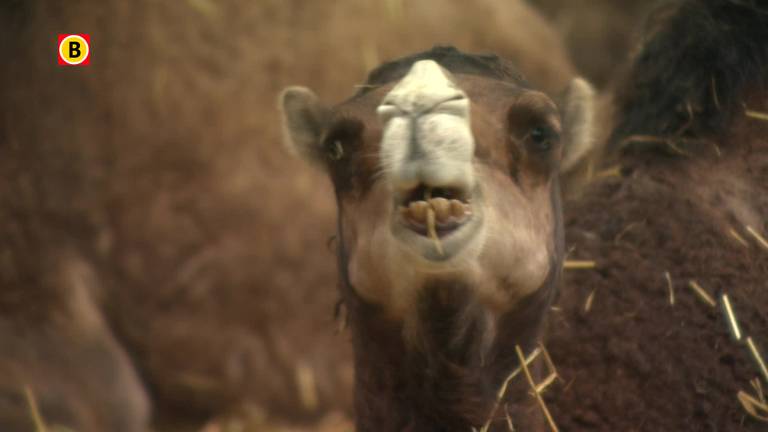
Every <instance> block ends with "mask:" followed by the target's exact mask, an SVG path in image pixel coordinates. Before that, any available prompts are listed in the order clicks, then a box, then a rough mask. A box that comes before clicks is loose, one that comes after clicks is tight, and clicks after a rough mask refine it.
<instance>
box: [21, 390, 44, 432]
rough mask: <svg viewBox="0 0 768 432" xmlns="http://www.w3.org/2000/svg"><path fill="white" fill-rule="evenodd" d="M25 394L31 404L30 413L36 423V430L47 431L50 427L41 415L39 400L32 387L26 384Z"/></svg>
mask: <svg viewBox="0 0 768 432" xmlns="http://www.w3.org/2000/svg"><path fill="white" fill-rule="evenodd" d="M24 394H25V395H26V397H27V405H28V406H29V415H30V417H32V422H34V424H35V432H47V431H48V428H47V427H46V426H45V422H44V421H43V416H42V415H40V408H38V406H37V400H36V399H35V395H34V394H33V393H32V389H31V388H30V387H29V386H24Z"/></svg>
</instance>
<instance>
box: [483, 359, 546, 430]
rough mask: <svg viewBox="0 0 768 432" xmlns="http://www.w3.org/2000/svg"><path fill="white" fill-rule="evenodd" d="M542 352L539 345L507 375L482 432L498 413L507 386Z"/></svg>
mask: <svg viewBox="0 0 768 432" xmlns="http://www.w3.org/2000/svg"><path fill="white" fill-rule="evenodd" d="M541 353H542V350H541V348H540V347H537V348H536V349H535V350H533V352H532V353H531V354H530V355H528V357H527V358H526V359H525V361H523V362H522V363H521V365H520V366H518V367H517V368H515V370H513V371H512V373H510V374H509V375H508V376H507V378H506V379H505V380H504V382H503V383H502V384H501V387H499V391H498V392H497V393H496V402H494V404H493V409H491V414H490V415H489V416H488V419H487V420H486V421H485V424H484V425H483V427H481V428H480V432H488V428H489V427H491V421H493V416H494V415H495V414H496V411H497V410H498V409H499V405H500V404H501V400H502V399H504V395H505V394H506V393H507V386H509V383H510V382H512V380H513V379H515V377H516V376H518V375H519V374H520V372H522V370H523V369H522V365H525V366H526V367H527V366H528V365H529V364H531V362H533V361H534V360H536V358H537V357H538V356H539V354H541Z"/></svg>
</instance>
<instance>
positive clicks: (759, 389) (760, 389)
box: [749, 377, 766, 403]
mask: <svg viewBox="0 0 768 432" xmlns="http://www.w3.org/2000/svg"><path fill="white" fill-rule="evenodd" d="M749 383H750V384H752V388H753V389H755V392H756V393H757V398H758V399H760V402H762V403H766V400H765V393H764V392H763V385H762V384H761V383H760V378H759V377H755V378H753V379H752V381H750V382H749Z"/></svg>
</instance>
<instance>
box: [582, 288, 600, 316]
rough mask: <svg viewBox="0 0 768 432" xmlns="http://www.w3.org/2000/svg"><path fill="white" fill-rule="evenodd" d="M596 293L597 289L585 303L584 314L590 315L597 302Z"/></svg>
mask: <svg viewBox="0 0 768 432" xmlns="http://www.w3.org/2000/svg"><path fill="white" fill-rule="evenodd" d="M595 293H597V289H593V290H592V292H591V293H589V295H588V296H587V301H586V302H584V313H589V311H590V310H591V309H592V302H593V301H594V300H595Z"/></svg>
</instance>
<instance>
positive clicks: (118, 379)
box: [0, 0, 573, 432]
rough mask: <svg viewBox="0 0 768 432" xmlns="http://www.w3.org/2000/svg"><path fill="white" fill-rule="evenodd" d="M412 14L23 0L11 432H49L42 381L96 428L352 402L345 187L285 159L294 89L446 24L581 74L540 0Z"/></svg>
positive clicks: (69, 411)
mask: <svg viewBox="0 0 768 432" xmlns="http://www.w3.org/2000/svg"><path fill="white" fill-rule="evenodd" d="M407 6H408V7H407V8H406V7H405V4H404V3H403V2H373V1H371V2H359V1H340V2H337V3H335V4H333V5H330V6H329V5H328V4H326V3H322V4H321V3H319V2H312V1H291V2H289V3H286V2H284V1H262V2H236V1H229V2H211V1H206V0H189V1H180V2H163V3H158V2H151V1H138V2H131V3H130V4H128V3H125V2H120V1H106V2H100V3H99V4H98V5H97V6H96V5H94V4H93V3H89V2H66V3H56V2H46V1H23V2H22V1H11V2H4V3H3V5H2V6H0V20H1V21H2V26H0V28H2V30H0V31H1V32H2V34H3V37H0V44H1V45H2V49H3V51H4V52H6V53H7V55H8V56H9V57H8V58H9V61H8V63H7V64H6V65H5V66H4V67H3V68H2V69H0V74H2V84H1V85H2V91H0V98H1V100H2V102H0V103H2V107H3V109H2V122H0V171H1V172H2V180H0V188H1V190H2V193H0V215H1V216H0V218H2V223H1V224H0V232H2V235H0V239H2V240H1V241H2V243H0V257H1V259H0V266H1V267H0V268H2V272H0V274H1V275H0V277H1V278H2V279H1V280H2V284H3V289H2V293H1V294H0V311H1V314H0V337H2V340H0V346H2V347H3V356H2V359H1V360H0V377H3V379H4V381H3V382H2V383H0V388H1V389H2V390H1V391H2V394H3V397H2V398H0V401H2V402H0V413H2V416H1V417H2V420H1V423H0V429H3V430H9V431H14V430H24V431H26V430H29V429H30V425H31V423H30V422H31V420H30V416H29V413H28V410H27V401H26V399H25V397H24V392H23V391H22V388H23V386H24V385H28V386H29V387H30V388H31V390H32V393H33V394H34V395H35V396H36V398H37V401H38V402H39V405H40V408H41V411H42V414H43V417H44V418H45V419H46V420H47V421H48V422H49V423H51V424H57V423H58V424H67V425H71V426H73V427H74V428H76V429H77V430H78V431H81V432H86V431H89V430H90V431H102V430H114V431H120V430H126V431H134V430H140V429H142V428H143V427H144V425H145V424H146V422H147V419H148V418H149V416H150V415H152V416H153V417H154V419H155V423H157V424H158V425H159V427H161V428H163V427H165V426H167V425H169V424H177V423H180V422H179V419H181V420H183V421H181V423H188V424H189V425H191V426H194V425H199V424H200V423H201V422H203V421H205V420H206V419H209V418H210V417H211V416H215V415H218V414H222V413H224V412H233V411H234V412H236V413H237V414H238V415H239V416H242V417H245V418H249V419H251V420H252V421H253V422H255V423H256V424H259V423H260V422H262V421H264V419H265V418H267V419H269V418H289V419H292V420H300V419H302V418H312V417H317V416H319V415H321V414H323V413H326V412H329V411H333V410H348V409H349V407H350V395H351V392H349V391H348V389H349V388H351V382H352V375H351V364H350V361H349V358H350V356H349V353H348V350H347V348H346V347H347V336H344V335H340V336H339V335H337V334H336V333H335V329H336V323H335V322H334V316H333V310H334V305H335V303H336V300H337V293H336V290H335V284H336V276H335V269H334V263H333V255H332V253H331V251H330V249H331V248H332V245H330V246H329V245H328V243H327V242H328V238H329V237H330V235H331V234H332V233H333V231H334V228H333V213H334V205H333V202H332V200H331V199H330V196H331V195H330V187H329V186H330V185H329V184H327V182H325V181H324V180H323V179H322V178H321V176H320V174H319V173H313V172H311V171H308V170H303V169H298V168H299V166H300V165H299V162H294V161H293V160H292V159H291V158H289V157H288V156H287V155H286V154H284V152H283V150H282V148H281V146H280V144H279V141H280V140H279V134H280V132H279V127H278V126H277V125H278V122H277V117H276V115H277V114H276V112H275V110H274V108H273V107H274V100H275V97H276V96H277V92H278V91H279V89H280V88H281V87H283V86H284V85H287V84H289V83H294V82H303V83H306V84H308V85H311V86H312V87H313V88H314V89H316V90H317V91H318V92H319V93H320V94H321V95H323V96H324V97H326V98H328V99H339V98H340V97H341V96H342V95H346V94H348V93H349V91H350V89H351V87H350V86H351V85H353V84H355V83H360V82H362V81H363V79H364V73H365V71H366V70H367V69H369V68H370V67H373V66H374V65H376V64H378V63H379V62H380V61H381V59H384V58H392V57H395V56H397V55H398V54H403V53H406V52H413V51H415V50H418V49H423V48H425V47H428V46H431V45H432V44H434V43H435V42H439V41H441V40H446V41H448V40H450V41H451V42H453V43H456V44H458V45H461V46H462V47H464V48H465V49H471V50H476V51H493V52H496V53H498V54H500V55H504V56H507V57H511V58H518V59H519V60H520V61H519V63H520V65H521V69H522V70H523V71H524V72H526V73H527V74H528V75H529V76H530V78H531V81H533V82H535V83H536V84H538V85H540V86H542V88H544V89H546V90H549V91H557V90H559V89H562V88H563V87H564V86H565V84H566V83H567V81H568V79H569V78H570V76H571V75H572V73H573V72H572V71H573V68H572V66H570V63H569V62H568V60H567V55H566V54H565V53H564V49H563V47H562V46H561V45H560V42H559V39H558V35H557V34H556V33H555V32H554V31H552V30H551V29H550V28H549V27H548V26H547V24H546V22H545V21H544V20H542V19H541V18H540V17H539V16H538V15H537V14H536V13H535V12H533V11H532V10H531V9H530V8H529V7H527V6H526V5H525V4H523V3H521V2H501V1H485V2H477V3H476V4H475V6H474V7H473V8H472V9H470V10H467V9H466V8H465V7H463V2H459V1H453V2H447V3H446V2H439V5H438V4H437V2H429V1H427V2H414V3H413V4H408V5H407ZM61 32H86V33H90V34H91V36H92V45H93V47H92V48H93V51H92V61H91V65H90V66H88V67H85V68H60V67H59V66H57V65H56V61H55V57H54V55H55V48H54V45H55V40H56V34H58V33H61ZM342 47H343V49H341V48H342ZM300 227H305V228H306V229H299V228H300ZM308 329H310V330H308Z"/></svg>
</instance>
